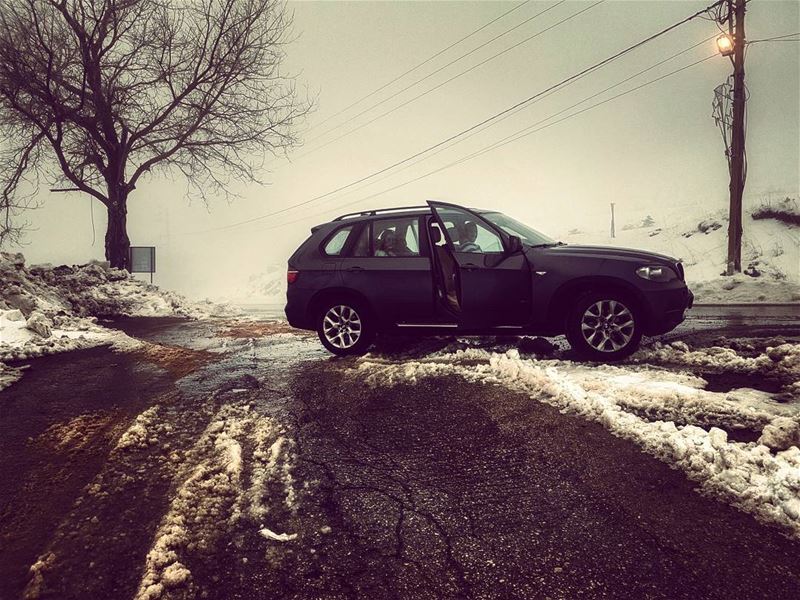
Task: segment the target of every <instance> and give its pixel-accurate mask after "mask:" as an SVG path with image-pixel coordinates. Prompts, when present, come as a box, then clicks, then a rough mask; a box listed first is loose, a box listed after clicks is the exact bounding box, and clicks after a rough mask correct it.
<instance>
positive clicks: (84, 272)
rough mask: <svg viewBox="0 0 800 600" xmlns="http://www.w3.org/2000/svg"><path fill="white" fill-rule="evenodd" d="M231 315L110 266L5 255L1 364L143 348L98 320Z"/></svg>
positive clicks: (1, 262)
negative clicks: (30, 261) (99, 349)
mask: <svg viewBox="0 0 800 600" xmlns="http://www.w3.org/2000/svg"><path fill="white" fill-rule="evenodd" d="M231 313H232V309H229V308H228V307H223V306H219V305H215V304H211V303H209V302H204V303H195V302H190V301H188V300H187V299H186V298H184V297H183V296H180V295H179V294H176V293H173V292H168V291H163V290H160V289H158V288H157V287H155V286H152V285H149V284H147V283H144V282H142V281H139V280H137V279H134V278H133V277H132V276H131V275H130V274H129V273H128V272H127V271H122V270H119V269H113V268H111V267H109V266H108V264H107V263H98V262H93V263H89V264H87V265H81V266H72V267H69V266H59V267H53V266H51V265H35V266H31V267H26V266H25V258H24V257H23V256H22V254H8V253H0V361H3V360H6V361H8V360H24V359H28V358H33V357H36V356H43V355H46V354H54V353H56V352H64V351H67V350H76V349H80V348H90V347H92V346H97V345H104V344H112V345H114V346H115V347H117V348H126V349H127V348H133V347H136V346H137V344H136V342H134V341H133V340H131V338H128V337H127V336H125V335H124V334H122V333H119V332H116V331H112V330H109V329H107V328H105V327H102V326H100V325H98V323H97V319H96V317H98V316H122V315H127V316H146V317H161V316H184V317H190V318H205V317H208V316H211V315H216V314H219V315H230V314H231ZM3 380H4V381H9V380H10V376H5V377H3ZM6 385H7V384H6Z"/></svg>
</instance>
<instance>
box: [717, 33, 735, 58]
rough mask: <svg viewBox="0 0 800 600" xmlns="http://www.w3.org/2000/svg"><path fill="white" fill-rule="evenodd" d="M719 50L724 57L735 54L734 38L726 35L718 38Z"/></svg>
mask: <svg viewBox="0 0 800 600" xmlns="http://www.w3.org/2000/svg"><path fill="white" fill-rule="evenodd" d="M717 49H718V50H719V53H720V54H722V56H730V55H731V54H733V38H732V37H731V36H729V35H726V34H722V35H721V36H719V37H718V38H717Z"/></svg>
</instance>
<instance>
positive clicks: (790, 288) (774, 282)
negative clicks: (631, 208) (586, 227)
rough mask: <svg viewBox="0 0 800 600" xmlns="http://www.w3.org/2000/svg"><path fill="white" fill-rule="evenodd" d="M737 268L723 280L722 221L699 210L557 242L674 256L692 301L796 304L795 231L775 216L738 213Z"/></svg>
mask: <svg viewBox="0 0 800 600" xmlns="http://www.w3.org/2000/svg"><path fill="white" fill-rule="evenodd" d="M743 229H744V231H743V244H742V268H743V271H744V273H743V274H741V275H736V276H734V277H725V276H722V275H721V274H722V273H723V272H724V271H725V267H726V264H725V263H726V256H727V243H728V238H727V231H728V218H727V215H726V214H725V212H724V211H718V212H712V213H708V212H706V211H704V210H703V207H701V206H698V207H697V209H696V210H691V209H690V210H686V211H685V212H683V213H682V214H680V215H679V216H678V217H676V218H672V219H671V220H670V222H659V221H658V220H656V219H654V218H653V217H651V216H650V215H646V214H643V215H641V217H640V220H639V221H638V222H633V223H628V224H623V225H621V226H620V225H617V231H616V236H615V237H614V238H611V236H610V231H604V232H583V231H577V230H572V231H570V232H567V233H564V234H563V235H562V236H561V237H560V238H559V239H561V240H563V241H565V242H568V243H573V244H604V245H613V246H620V247H629V248H639V249H642V250H651V251H653V252H659V253H662V254H667V255H669V256H674V257H676V258H680V259H681V260H682V261H683V264H684V267H685V269H686V280H687V282H688V283H689V287H690V288H691V289H692V291H693V292H694V293H695V296H696V301H697V302H700V303H702V302H706V303H739V302H765V303H766V302H776V303H784V302H800V227H797V226H794V225H792V224H791V223H786V222H783V221H780V220H778V219H775V218H761V219H753V217H752V214H751V213H750V212H747V213H746V214H745V215H744V227H743Z"/></svg>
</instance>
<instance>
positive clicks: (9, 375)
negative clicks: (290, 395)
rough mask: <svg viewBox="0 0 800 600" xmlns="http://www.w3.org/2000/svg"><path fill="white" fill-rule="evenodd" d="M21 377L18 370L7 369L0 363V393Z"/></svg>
mask: <svg viewBox="0 0 800 600" xmlns="http://www.w3.org/2000/svg"><path fill="white" fill-rule="evenodd" d="M21 377H22V371H21V370H20V369H15V368H13V367H9V366H8V365H4V364H3V363H1V362H0V391H2V390H3V389H5V388H7V387H8V386H10V385H11V384H12V383H14V382H15V381H18V380H19V379H20V378H21Z"/></svg>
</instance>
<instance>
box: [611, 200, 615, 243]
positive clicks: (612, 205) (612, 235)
mask: <svg viewBox="0 0 800 600" xmlns="http://www.w3.org/2000/svg"><path fill="white" fill-rule="evenodd" d="M611 237H612V238H613V237H616V236H615V232H614V203H613V202H612V203H611Z"/></svg>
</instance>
